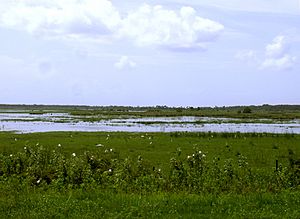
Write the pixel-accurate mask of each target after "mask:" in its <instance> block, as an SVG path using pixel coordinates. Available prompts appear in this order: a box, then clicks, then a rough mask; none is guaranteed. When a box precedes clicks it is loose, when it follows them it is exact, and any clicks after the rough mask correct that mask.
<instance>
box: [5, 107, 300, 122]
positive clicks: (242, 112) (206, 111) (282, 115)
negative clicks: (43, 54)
mask: <svg viewBox="0 0 300 219" xmlns="http://www.w3.org/2000/svg"><path fill="white" fill-rule="evenodd" d="M0 109H2V110H12V111H14V110H16V111H18V110H22V111H27V112H29V113H32V114H42V113H49V112H65V113H69V114H71V115H76V116H87V115H88V116H96V117H97V116H102V115H105V116H121V115H122V116H123V115H126V116H140V117H147V116H148V117H158V116H201V117H228V118H247V119H249V118H251V119H261V118H268V119H279V120H291V119H300V105H268V104H264V105H260V106H255V105H250V106H223V107H218V106H215V107H170V106H84V105H5V104H2V105H0Z"/></svg>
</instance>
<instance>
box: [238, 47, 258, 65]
mask: <svg viewBox="0 0 300 219" xmlns="http://www.w3.org/2000/svg"><path fill="white" fill-rule="evenodd" d="M235 58H237V59H239V60H241V61H246V62H251V61H253V60H256V59H257V52H256V51H254V50H243V51H239V52H237V53H236V55H235Z"/></svg>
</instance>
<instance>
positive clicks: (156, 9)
mask: <svg viewBox="0 0 300 219" xmlns="http://www.w3.org/2000/svg"><path fill="white" fill-rule="evenodd" d="M223 29H224V26H223V25H222V24H220V23H217V22H215V21H212V20H209V19H205V18H201V17H199V16H197V15H196V11H195V10H194V9H193V8H191V7H182V8H181V9H180V11H179V12H178V13H177V12H176V11H173V10H167V9H164V8H163V7H162V6H153V7H152V6H150V5H143V6H142V7H140V8H139V9H138V10H137V11H135V12H132V13H130V14H129V15H128V16H127V17H126V18H125V19H124V20H123V21H122V27H121V28H120V30H119V35H120V36H123V37H128V38H131V39H134V40H135V41H136V42H137V44H138V45H141V46H144V45H157V46H164V47H170V48H193V47H203V46H204V43H206V42H210V41H213V40H214V39H215V38H216V37H218V36H219V34H220V33H221V32H222V30H223Z"/></svg>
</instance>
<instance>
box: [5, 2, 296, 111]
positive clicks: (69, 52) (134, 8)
mask: <svg viewBox="0 0 300 219" xmlns="http://www.w3.org/2000/svg"><path fill="white" fill-rule="evenodd" d="M0 3H1V4H0V103H1V104H72V105H134V106H156V105H168V106H229V105H260V104H300V92H299V91H300V87H299V84H300V1H299V0H285V1H282V0H226V1H225V0H189V1H186V0H165V1H158V0H151V1H150V0H148V1H137V0H132V1H121V0H111V1H109V0H0Z"/></svg>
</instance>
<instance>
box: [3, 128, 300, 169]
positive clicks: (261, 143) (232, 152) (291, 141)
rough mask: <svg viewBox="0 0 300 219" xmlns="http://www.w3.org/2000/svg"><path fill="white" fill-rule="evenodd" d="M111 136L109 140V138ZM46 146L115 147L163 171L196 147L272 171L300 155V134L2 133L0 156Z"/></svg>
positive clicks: (212, 155)
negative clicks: (240, 157)
mask: <svg viewBox="0 0 300 219" xmlns="http://www.w3.org/2000/svg"><path fill="white" fill-rule="evenodd" d="M108 135H109V137H108ZM36 144H40V145H43V146H44V147H47V148H56V147H57V145H58V144H61V145H62V148H63V152H64V153H65V154H71V153H73V152H75V153H83V152H85V151H94V150H97V147H96V145H97V144H102V145H104V146H105V147H106V148H113V149H115V150H116V151H118V152H120V154H121V156H122V157H128V156H132V157H137V156H138V155H142V156H143V157H144V158H145V159H147V160H150V161H151V162H153V163H154V164H155V165H158V166H161V167H162V168H164V167H166V166H168V162H169V159H170V158H171V157H172V156H174V153H175V152H176V150H177V148H181V151H182V156H187V155H188V154H189V153H191V152H192V151H193V150H194V148H198V149H199V150H202V151H203V152H205V153H206V154H207V157H208V159H209V160H212V159H213V158H216V157H217V158H220V159H221V160H225V159H228V158H232V157H236V155H238V154H242V155H244V156H246V157H247V158H248V162H249V164H250V165H251V166H252V167H254V168H272V167H274V166H275V160H279V162H280V163H283V164H285V165H287V164H288V155H289V151H293V153H295V154H296V155H300V135H289V134H238V133H237V134H235V133H231V134H230V133H223V134H222V133H220V134H218V133H206V134H205V133H122V132H115V133H104V132H99V133H98V132H97V133H84V132H52V133H32V134H14V133H7V132H6V133H3V132H2V133H0V153H4V154H12V153H15V152H17V151H22V150H23V147H24V146H26V145H27V146H33V145H36Z"/></svg>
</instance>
